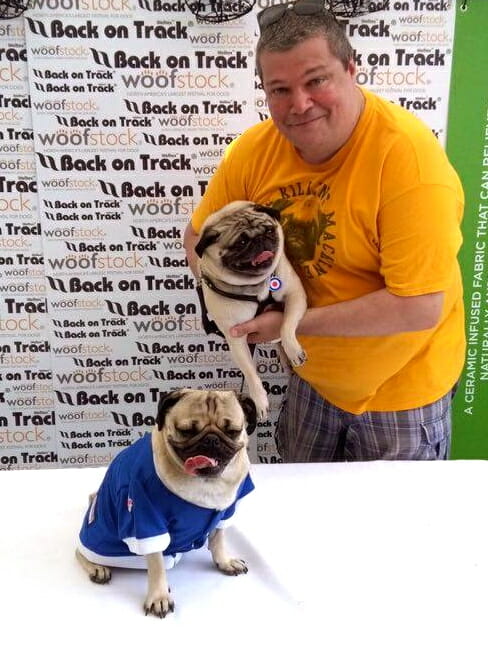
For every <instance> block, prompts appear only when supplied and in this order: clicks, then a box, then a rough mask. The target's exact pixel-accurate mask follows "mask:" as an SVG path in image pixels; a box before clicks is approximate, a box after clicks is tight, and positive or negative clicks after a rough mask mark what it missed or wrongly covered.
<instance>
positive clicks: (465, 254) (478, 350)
mask: <svg viewBox="0 0 488 654" xmlns="http://www.w3.org/2000/svg"><path fill="white" fill-rule="evenodd" d="M487 33H488V1H487V0H458V2H457V7H456V28H455V37H454V53H453V54H454V57H453V68H452V80H451V89H450V98H449V117H448V129H447V152H448V155H449V158H450V160H451V161H452V163H453V165H454V167H455V168H456V170H457V171H458V173H459V175H460V177H461V180H462V183H463V186H464V191H465V194H466V209H465V213H464V224H463V232H464V244H463V248H462V250H461V254H460V261H461V267H462V271H463V278H464V298H465V307H466V336H467V352H466V365H465V369H464V373H463V376H462V379H461V382H460V385H459V390H458V392H457V395H456V398H455V401H454V431H453V447H452V458H455V459H461V458H462V459H488V37H487ZM446 356H449V352H446Z"/></svg>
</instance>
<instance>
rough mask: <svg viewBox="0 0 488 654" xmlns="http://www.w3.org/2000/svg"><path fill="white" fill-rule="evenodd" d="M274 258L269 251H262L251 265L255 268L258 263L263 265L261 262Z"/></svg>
mask: <svg viewBox="0 0 488 654" xmlns="http://www.w3.org/2000/svg"><path fill="white" fill-rule="evenodd" d="M273 257H274V253H273V252H271V251H270V250H263V251H262V252H260V253H259V254H258V255H257V256H256V257H254V259H253V260H252V265H253V266H255V265H256V264H258V263H263V261H267V260H268V259H272V258H273Z"/></svg>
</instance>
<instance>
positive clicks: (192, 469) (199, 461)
mask: <svg viewBox="0 0 488 654" xmlns="http://www.w3.org/2000/svg"><path fill="white" fill-rule="evenodd" d="M216 466H218V463H217V461H216V460H215V459H210V458H209V457H208V456H204V455H203V454H199V455H198V456H189V457H188V459H186V461H185V472H186V473H187V474H189V475H196V474H197V473H196V471H197V470H201V469H202V468H215V467H216Z"/></svg>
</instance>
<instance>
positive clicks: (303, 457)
mask: <svg viewBox="0 0 488 654" xmlns="http://www.w3.org/2000/svg"><path fill="white" fill-rule="evenodd" d="M454 392H455V388H454V389H453V390H452V391H449V393H447V394H446V395H444V397H441V398H440V400H437V401H436V402H433V403H432V404H427V405H426V406H422V407H419V408H417V409H409V410H407V411H370V412H365V413H362V414H361V415H356V414H354V413H348V412H347V411H343V410H342V409H339V408H337V407H336V406H334V405H333V404H330V402H327V400H325V399H324V398H323V397H321V396H320V395H319V394H318V393H317V392H316V391H315V390H314V389H313V388H312V387H311V386H310V385H309V384H308V383H307V382H305V381H304V380H303V379H301V378H300V377H299V376H298V375H296V374H292V375H291V376H290V379H289V382H288V391H287V395H286V398H285V400H284V402H283V405H282V407H281V410H280V415H279V418H278V424H277V427H276V433H275V439H276V446H277V449H278V452H279V454H280V456H281V457H282V459H283V462H284V463H307V462H319V461H373V460H376V459H388V460H394V459H396V460H411V461H413V460H420V461H421V460H425V461H428V460H436V459H447V458H448V456H449V451H450V445H451V431H452V425H451V402H452V398H453V397H454Z"/></svg>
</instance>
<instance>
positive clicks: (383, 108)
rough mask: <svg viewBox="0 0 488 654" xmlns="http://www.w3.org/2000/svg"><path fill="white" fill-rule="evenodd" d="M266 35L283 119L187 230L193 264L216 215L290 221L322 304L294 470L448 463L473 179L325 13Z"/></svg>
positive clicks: (276, 22) (263, 41)
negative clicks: (369, 86) (269, 211)
mask: <svg viewBox="0 0 488 654" xmlns="http://www.w3.org/2000/svg"><path fill="white" fill-rule="evenodd" d="M258 23H259V26H260V29H261V35H260V39H259V42H258V45H257V56H256V63H257V69H258V72H259V74H260V77H261V80H262V83H263V88H264V91H265V94H266V98H267V101H268V105H269V110H270V114H271V119H270V120H267V121H264V122H263V123H260V124H258V125H255V126H254V127H252V128H250V129H249V130H247V131H246V132H245V133H244V134H242V135H241V136H240V137H239V138H238V139H236V140H235V141H234V142H233V143H232V144H231V145H230V147H229V148H228V150H227V151H226V154H225V156H224V159H223V161H222V162H221V164H220V166H219V168H218V170H217V171H216V173H215V175H214V177H213V178H212V180H211V181H210V184H209V186H208V189H207V192H206V193H205V195H204V197H203V199H202V201H201V203H200V205H199V206H198V208H197V210H196V211H195V213H194V215H193V217H192V222H191V224H190V225H189V226H188V228H187V230H186V234H185V247H186V250H187V254H188V259H189V263H190V266H191V267H192V269H193V270H195V254H194V251H193V248H194V245H195V243H196V241H197V239H198V231H199V229H200V228H201V225H202V224H203V222H204V220H205V218H206V217H207V216H208V215H209V214H210V213H212V212H214V211H216V210H217V209H220V208H221V207H222V206H223V205H225V204H226V203H228V202H230V201H232V200H245V199H248V200H252V201H256V202H258V203H260V204H268V205H270V206H273V207H276V208H278V209H280V211H281V222H282V225H283V229H284V232H285V239H286V246H287V254H288V256H289V258H290V260H291V262H292V264H293V265H294V267H295V269H296V271H297V273H298V274H299V276H300V278H301V280H302V283H303V285H304V287H305V290H306V292H307V297H308V305H309V309H308V311H307V313H306V314H305V316H304V318H303V320H302V321H301V323H300V325H299V328H298V336H299V340H300V342H301V344H302V345H303V347H304V349H305V351H306V353H307V356H308V361H307V363H306V364H305V365H303V366H302V367H300V368H297V369H296V370H295V371H294V373H293V374H292V375H291V378H290V380H289V384H288V392H287V397H286V399H285V402H284V406H283V408H282V411H281V414H280V419H279V422H278V427H277V433H276V438H277V444H278V449H279V451H280V454H281V455H282V457H283V460H284V461H285V462H292V461H295V462H306V461H334V460H371V459H444V458H447V457H448V454H449V446H450V439H451V400H452V396H453V388H454V387H455V385H456V382H457V380H458V378H459V375H460V374H461V370H462V367H463V362H464V350H465V338H464V311H463V300H462V283H461V274H460V269H459V265H458V262H457V253H458V251H459V248H460V245H461V240H462V239H461V231H460V222H461V218H462V213H463V203H464V197H463V191H462V188H461V185H460V182H459V179H458V177H457V175H456V173H455V171H454V170H453V168H452V167H451V165H450V164H449V162H448V160H447V158H446V155H445V153H444V151H443V149H442V148H441V146H440V145H439V143H438V142H437V140H436V139H435V137H434V136H433V134H432V132H431V130H429V129H428V128H427V127H426V126H425V125H424V124H423V123H422V122H421V121H420V120H418V119H417V118H416V117H414V116H413V115H411V114H410V113H409V112H407V111H406V110H404V109H402V108H401V107H398V106H396V105H394V104H392V103H390V102H387V101H385V100H383V99H381V98H379V97H378V96H376V95H374V94H372V93H370V92H368V91H364V90H361V89H360V88H359V87H358V86H357V85H356V82H355V72H356V71H355V65H354V61H353V51H352V48H351V46H350V44H349V42H348V41H347V38H346V36H345V34H344V31H343V30H342V28H341V26H340V25H339V24H338V23H337V21H336V20H335V18H334V17H333V16H332V15H331V14H330V13H328V12H326V11H324V10H323V2H322V1H321V0H298V2H297V3H296V4H295V5H286V4H285V5H275V6H273V7H270V8H268V9H265V10H263V11H262V12H260V14H259V15H258ZM280 324H281V314H280V313H279V312H276V311H270V312H266V313H264V314H262V315H261V316H259V317H257V318H255V319H254V320H251V321H249V322H247V323H243V324H241V325H236V327H235V328H234V331H235V335H236V336H239V335H244V334H248V339H249V341H250V342H255V343H257V342H267V341H270V340H273V339H275V338H277V336H278V334H279V326H280Z"/></svg>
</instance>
